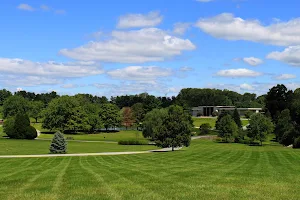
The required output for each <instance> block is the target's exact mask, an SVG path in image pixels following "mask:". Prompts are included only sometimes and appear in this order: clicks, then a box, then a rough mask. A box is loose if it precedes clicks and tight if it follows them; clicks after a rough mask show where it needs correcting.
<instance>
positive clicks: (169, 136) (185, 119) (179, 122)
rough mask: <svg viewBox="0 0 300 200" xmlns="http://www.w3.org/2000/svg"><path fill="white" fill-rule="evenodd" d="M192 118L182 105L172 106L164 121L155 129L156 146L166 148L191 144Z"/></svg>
mask: <svg viewBox="0 0 300 200" xmlns="http://www.w3.org/2000/svg"><path fill="white" fill-rule="evenodd" d="M192 124H193V122H192V118H191V116H190V115H189V114H187V113H186V112H184V110H183V108H182V107H180V106H170V107H169V108H168V109H167V115H166V116H165V117H164V118H163V123H162V124H161V125H160V126H159V127H158V128H157V129H155V132H154V139H155V144H156V146H159V147H162V148H166V147H171V148H172V151H174V148H175V147H180V146H186V147H187V146H189V145H190V141H191V129H192V127H193V125H192Z"/></svg>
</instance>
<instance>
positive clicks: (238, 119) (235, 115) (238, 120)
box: [232, 109, 242, 128]
mask: <svg viewBox="0 0 300 200" xmlns="http://www.w3.org/2000/svg"><path fill="white" fill-rule="evenodd" d="M232 118H233V120H234V122H235V123H236V125H237V126H238V128H241V127H242V121H241V117H240V114H239V111H238V110H237V109H234V111H233V114H232Z"/></svg>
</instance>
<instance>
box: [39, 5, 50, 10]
mask: <svg viewBox="0 0 300 200" xmlns="http://www.w3.org/2000/svg"><path fill="white" fill-rule="evenodd" d="M40 8H41V9H42V10H44V11H48V10H50V7H49V6H47V5H41V6H40Z"/></svg>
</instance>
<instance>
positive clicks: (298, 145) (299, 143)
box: [293, 137, 300, 149]
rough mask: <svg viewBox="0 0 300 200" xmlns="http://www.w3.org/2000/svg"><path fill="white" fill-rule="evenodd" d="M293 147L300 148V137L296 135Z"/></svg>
mask: <svg viewBox="0 0 300 200" xmlns="http://www.w3.org/2000/svg"><path fill="white" fill-rule="evenodd" d="M293 148H295V149H299V148H300V137H297V138H296V139H295V140H294V144H293Z"/></svg>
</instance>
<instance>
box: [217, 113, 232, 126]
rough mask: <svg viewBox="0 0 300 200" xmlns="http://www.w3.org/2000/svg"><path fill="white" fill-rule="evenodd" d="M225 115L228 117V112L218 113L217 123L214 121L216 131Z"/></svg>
mask: <svg viewBox="0 0 300 200" xmlns="http://www.w3.org/2000/svg"><path fill="white" fill-rule="evenodd" d="M226 115H230V113H229V112H228V111H220V113H219V115H218V118H217V121H216V129H217V130H220V126H219V124H220V122H221V120H222V118H223V117H225V116H226Z"/></svg>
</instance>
